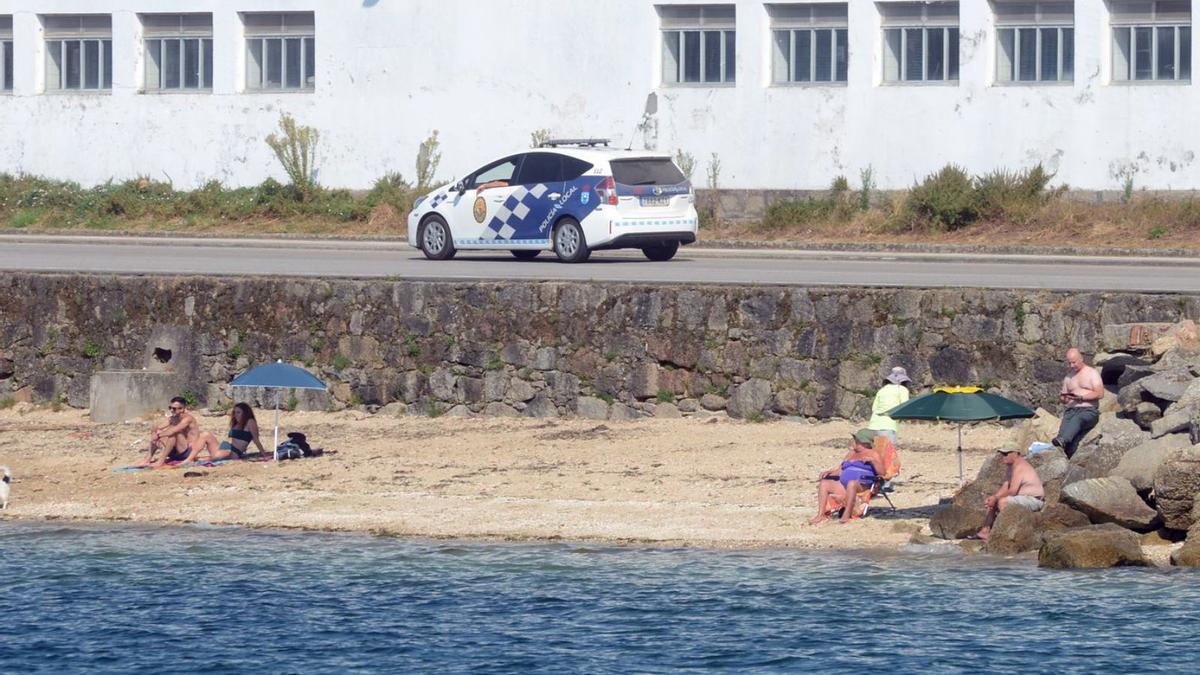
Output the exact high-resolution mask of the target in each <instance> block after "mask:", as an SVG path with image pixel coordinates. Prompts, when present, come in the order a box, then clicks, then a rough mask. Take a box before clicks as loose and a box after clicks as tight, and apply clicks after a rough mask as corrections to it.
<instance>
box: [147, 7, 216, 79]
mask: <svg viewBox="0 0 1200 675" xmlns="http://www.w3.org/2000/svg"><path fill="white" fill-rule="evenodd" d="M142 29H143V31H144V34H145V38H146V43H145V44H146V90H147V91H155V90H157V91H180V90H193V91H197V90H204V89H208V90H211V89H212V78H213V75H212V73H213V40H212V15H211V14H144V15H142Z"/></svg>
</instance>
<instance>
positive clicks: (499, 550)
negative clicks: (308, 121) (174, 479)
mask: <svg viewBox="0 0 1200 675" xmlns="http://www.w3.org/2000/svg"><path fill="white" fill-rule="evenodd" d="M1198 601H1200V575H1198V574H1196V573H1193V572H1190V571H1181V570H1158V569H1115V570H1101V571H1046V570H1039V569H1037V568H1036V567H1035V566H1034V564H1033V563H1032V562H1031V561H1030V560H1018V561H1007V560H1002V559H997V558H988V557H984V556H964V555H957V554H947V553H931V552H922V551H920V550H918V549H914V550H912V551H909V552H904V553H901V554H895V553H889V554H881V553H870V552H854V553H827V552H812V551H803V550H788V549H774V550H750V551H724V550H705V549H663V548H644V547H618V546H601V545H590V544H572V543H561V544H549V545H529V544H497V543H458V542H443V541H429V540H405V539H392V538H376V537H371V536H365V535H346V534H319V533H302V532H277V531H247V530H239V529H225V528H201V527H185V528H157V527H153V528H152V527H137V526H112V525H65V526H63V525H54V524H44V523H38V524H33V523H23V522H14V521H8V522H0V671H3V672H5V673H9V672H11V673H38V672H47V673H63V672H88V673H93V672H142V673H192V672H203V673H236V672H254V673H310V672H412V671H426V672H428V671H437V672H484V673H514V672H515V673H526V672H621V673H624V672H676V671H698V670H699V671H759V672H772V671H815V672H857V673H886V674H889V675H890V674H892V673H910V672H970V671H977V670H982V671H1002V672H1027V671H1033V672H1079V673H1094V672H1135V671H1139V672H1140V671H1169V672H1184V671H1189V670H1193V669H1195V668H1196V667H1197V666H1196V664H1197V663H1198V662H1200V646H1198V640H1197V639H1196V634H1197V629H1198V627H1200V622H1198V621H1197V619H1200V613H1198V610H1197V605H1198Z"/></svg>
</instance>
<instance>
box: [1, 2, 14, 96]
mask: <svg viewBox="0 0 1200 675" xmlns="http://www.w3.org/2000/svg"><path fill="white" fill-rule="evenodd" d="M12 38H13V33H12V17H11V16H0V91H3V92H10V91H12V89H13V39H12Z"/></svg>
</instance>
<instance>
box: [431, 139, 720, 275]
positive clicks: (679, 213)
mask: <svg viewBox="0 0 1200 675" xmlns="http://www.w3.org/2000/svg"><path fill="white" fill-rule="evenodd" d="M605 145H607V141H605V140H603V139H584V140H562V141H549V142H547V143H544V144H543V145H542V146H541V147H539V148H537V149H534V150H529V151H526V152H521V153H517V154H514V155H509V156H508V157H503V158H501V159H498V160H496V161H494V162H490V163H488V164H485V165H483V166H481V167H479V168H478V169H476V170H475V171H472V172H471V173H469V174H467V176H466V177H465V178H463V179H462V180H460V181H458V182H457V183H454V184H452V185H445V186H443V187H441V188H439V189H437V190H434V191H433V192H431V193H429V194H428V195H425V196H424V197H421V198H420V199H418V200H417V202H416V204H415V205H414V207H413V210H412V213H411V214H410V215H409V217H408V243H409V244H410V245H412V246H415V247H417V248H419V249H421V250H422V251H423V252H424V253H425V257H427V258H429V259H431V260H447V259H449V258H452V257H454V254H455V253H457V252H458V251H460V250H485V251H496V250H507V251H511V252H512V254H513V255H514V256H516V257H517V258H519V259H522V260H526V259H531V258H535V257H537V255H538V254H539V253H541V252H542V251H554V253H555V254H556V255H557V256H558V259H559V260H561V261H563V262H570V263H577V262H583V261H585V260H587V259H588V257H589V256H590V255H591V253H592V251H597V250H603V249H615V248H640V249H641V250H642V252H643V253H644V254H645V255H646V257H647V258H649V259H651V260H657V261H664V260H670V259H671V258H673V257H674V256H675V253H676V251H678V250H679V246H680V245H681V244H690V243H692V242H694V241H696V226H697V223H698V220H699V219H698V216H697V214H696V196H695V193H694V192H693V191H692V185H691V183H690V182H689V181H688V179H687V178H686V177H685V176H684V175H683V172H681V171H680V170H679V167H677V166H675V163H674V162H673V161H671V157H670V156H669V155H665V154H659V153H653V152H645V151H637V150H614V149H609V148H607V147H603V146H605Z"/></svg>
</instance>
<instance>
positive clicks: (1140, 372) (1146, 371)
mask: <svg viewBox="0 0 1200 675" xmlns="http://www.w3.org/2000/svg"><path fill="white" fill-rule="evenodd" d="M1152 375H1154V366H1152V365H1144V366H1138V365H1133V366H1128V367H1126V368H1125V370H1123V371H1121V376H1120V377H1118V378H1117V389H1118V390H1124V389H1128V388H1129V387H1132V386H1133V385H1135V384H1137V383H1139V382H1141V381H1142V380H1144V379H1146V378H1147V377H1150V376H1152ZM1144 390H1145V388H1144V387H1142V386H1140V385H1139V386H1138V391H1144Z"/></svg>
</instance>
